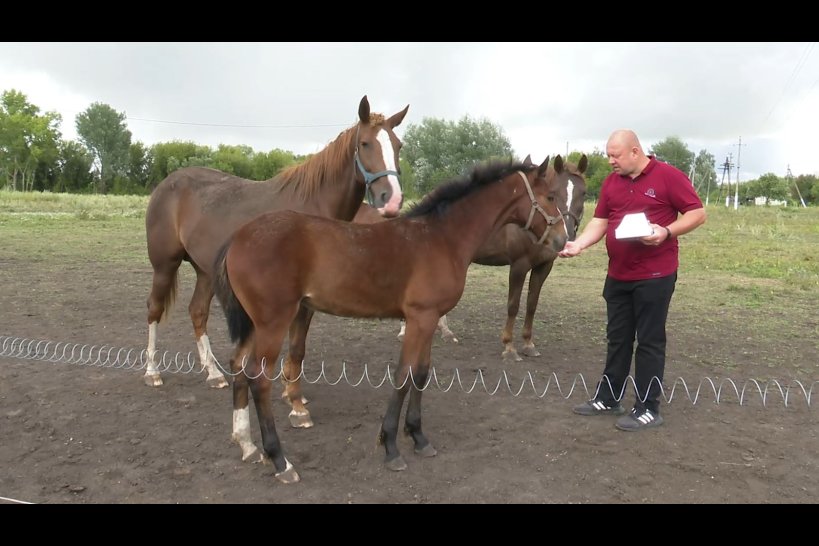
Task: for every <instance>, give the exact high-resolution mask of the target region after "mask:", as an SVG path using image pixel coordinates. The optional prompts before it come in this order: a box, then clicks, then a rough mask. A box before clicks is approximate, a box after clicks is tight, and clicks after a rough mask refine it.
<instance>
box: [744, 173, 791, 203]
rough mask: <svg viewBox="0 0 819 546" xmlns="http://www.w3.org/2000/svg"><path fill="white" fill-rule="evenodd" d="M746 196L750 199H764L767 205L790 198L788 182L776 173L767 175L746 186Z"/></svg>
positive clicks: (747, 183)
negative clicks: (772, 201) (773, 201)
mask: <svg viewBox="0 0 819 546" xmlns="http://www.w3.org/2000/svg"><path fill="white" fill-rule="evenodd" d="M744 186H745V188H744V189H745V196H746V197H750V198H756V197H764V198H765V204H766V205H767V204H768V203H769V202H770V201H771V200H780V199H787V198H788V194H789V191H788V182H787V181H786V180H785V179H784V178H779V177H778V176H776V175H775V174H774V173H765V174H763V175H762V176H760V177H759V178H757V179H756V180H751V181H749V182H746V183H745V184H744Z"/></svg>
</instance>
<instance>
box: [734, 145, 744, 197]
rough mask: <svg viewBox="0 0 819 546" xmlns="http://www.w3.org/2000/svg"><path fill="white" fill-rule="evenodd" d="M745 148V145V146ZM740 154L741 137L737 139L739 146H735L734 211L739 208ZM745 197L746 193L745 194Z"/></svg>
mask: <svg viewBox="0 0 819 546" xmlns="http://www.w3.org/2000/svg"><path fill="white" fill-rule="evenodd" d="M746 146H747V144H746ZM741 152H742V137H739V144H737V182H736V185H735V186H734V210H737V209H738V208H739V156H740V153H741ZM746 195H747V192H746Z"/></svg>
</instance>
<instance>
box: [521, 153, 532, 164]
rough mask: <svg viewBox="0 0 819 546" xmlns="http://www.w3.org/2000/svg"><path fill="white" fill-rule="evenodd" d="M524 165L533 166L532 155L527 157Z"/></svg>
mask: <svg viewBox="0 0 819 546" xmlns="http://www.w3.org/2000/svg"><path fill="white" fill-rule="evenodd" d="M523 164H524V165H531V164H532V154H529V155H527V156H526V159H524V160H523Z"/></svg>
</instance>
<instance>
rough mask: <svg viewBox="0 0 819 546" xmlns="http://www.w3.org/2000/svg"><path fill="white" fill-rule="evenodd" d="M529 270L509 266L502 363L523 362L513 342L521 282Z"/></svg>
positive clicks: (516, 265) (521, 290)
mask: <svg viewBox="0 0 819 546" xmlns="http://www.w3.org/2000/svg"><path fill="white" fill-rule="evenodd" d="M528 272H529V270H528V269H526V267H524V266H521V265H518V264H515V263H513V264H511V265H510V266H509V295H508V296H507V299H506V324H505V325H504V327H503V333H502V334H501V342H503V347H504V350H503V355H502V358H503V361H504V362H520V361H521V360H523V359H522V358H521V357H520V355H519V354H518V352H517V351H516V350H515V343H514V341H513V338H514V335H515V319H516V318H517V316H518V309H519V308H520V295H521V293H522V292H523V282H524V281H525V280H526V273H528Z"/></svg>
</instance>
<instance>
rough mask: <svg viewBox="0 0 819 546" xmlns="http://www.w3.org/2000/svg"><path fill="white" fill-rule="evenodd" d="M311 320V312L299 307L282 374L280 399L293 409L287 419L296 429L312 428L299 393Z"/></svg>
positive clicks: (311, 422) (303, 400) (304, 402)
mask: <svg viewBox="0 0 819 546" xmlns="http://www.w3.org/2000/svg"><path fill="white" fill-rule="evenodd" d="M312 320H313V311H311V310H310V309H307V308H306V307H304V306H303V305H301V306H299V312H298V314H297V315H296V318H295V319H294V320H293V323H292V324H291V325H290V351H289V352H288V355H287V360H286V361H285V365H284V373H283V374H282V383H284V394H283V396H282V397H283V398H284V399H285V400H286V401H287V403H288V404H290V406H291V407H292V408H293V409H292V410H291V411H290V415H289V418H290V424H291V425H292V426H294V427H296V428H310V427H312V426H313V419H312V418H311V417H310V412H309V411H308V410H307V408H306V407H304V404H306V403H307V400H306V399H305V398H304V396H303V395H302V393H301V379H302V364H303V362H304V353H305V351H306V349H305V346H306V344H307V331H308V330H309V329H310V321H312Z"/></svg>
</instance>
